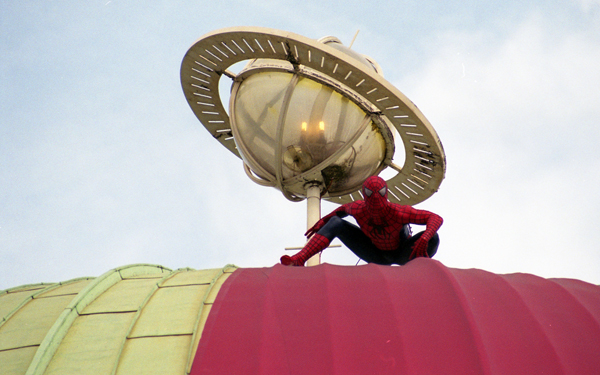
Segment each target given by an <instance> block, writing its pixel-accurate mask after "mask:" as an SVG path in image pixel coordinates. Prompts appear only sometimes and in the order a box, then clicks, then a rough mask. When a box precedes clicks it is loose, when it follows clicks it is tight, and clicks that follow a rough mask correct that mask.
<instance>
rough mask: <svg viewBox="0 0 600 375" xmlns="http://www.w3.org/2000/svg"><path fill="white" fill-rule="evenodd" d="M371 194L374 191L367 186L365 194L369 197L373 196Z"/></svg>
mask: <svg viewBox="0 0 600 375" xmlns="http://www.w3.org/2000/svg"><path fill="white" fill-rule="evenodd" d="M371 194H373V192H372V191H371V190H369V189H367V188H365V195H366V196H367V197H370V196H371Z"/></svg>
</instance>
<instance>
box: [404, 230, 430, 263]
mask: <svg viewBox="0 0 600 375" xmlns="http://www.w3.org/2000/svg"><path fill="white" fill-rule="evenodd" d="M428 242H429V241H428V240H426V239H424V238H423V237H422V236H421V237H420V238H419V239H418V240H416V241H415V244H414V245H413V251H412V253H411V254H410V257H409V258H408V259H409V260H413V259H415V258H418V257H425V258H429V254H427V243H428Z"/></svg>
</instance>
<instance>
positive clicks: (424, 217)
mask: <svg viewBox="0 0 600 375" xmlns="http://www.w3.org/2000/svg"><path fill="white" fill-rule="evenodd" d="M409 215H410V218H409V221H410V223H412V224H421V225H423V224H424V225H426V229H425V231H424V232H423V234H422V235H421V237H420V238H419V239H418V240H416V241H415V244H414V245H413V251H412V253H411V254H410V258H409V259H414V258H417V257H429V256H428V254H427V244H428V242H429V240H430V239H431V238H432V237H433V236H434V235H435V233H436V232H437V231H438V229H439V228H440V227H441V226H442V223H443V222H444V219H442V217H441V216H440V215H437V214H434V213H433V212H429V211H425V210H417V209H415V208H412V207H410V211H409Z"/></svg>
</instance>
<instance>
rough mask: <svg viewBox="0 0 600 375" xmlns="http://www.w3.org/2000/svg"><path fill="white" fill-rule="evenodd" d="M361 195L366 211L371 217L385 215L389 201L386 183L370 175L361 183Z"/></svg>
mask: <svg viewBox="0 0 600 375" xmlns="http://www.w3.org/2000/svg"><path fill="white" fill-rule="evenodd" d="M363 196H364V199H365V205H366V207H367V211H368V212H369V215H370V216H371V217H372V218H377V217H382V216H384V215H385V213H386V211H387V208H388V205H389V202H388V199H387V197H388V191H387V184H386V183H385V181H384V180H383V179H382V178H381V177H378V176H371V177H369V178H367V180H366V181H365V182H364V184H363Z"/></svg>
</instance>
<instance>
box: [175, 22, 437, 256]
mask: <svg viewBox="0 0 600 375" xmlns="http://www.w3.org/2000/svg"><path fill="white" fill-rule="evenodd" d="M244 60H246V61H248V62H247V64H246V67H245V68H244V69H242V71H240V72H239V73H238V74H234V73H232V72H230V71H228V70H227V68H228V67H230V66H231V65H233V64H235V63H237V62H240V61H244ZM223 75H225V76H228V77H230V78H232V80H233V84H232V88H231V98H230V102H229V111H225V109H224V107H223V104H222V103H221V101H220V98H219V93H218V90H219V85H218V82H219V79H220V78H221V77H222V76H223ZM181 83H182V87H183V90H184V93H185V96H186V98H187V100H188V103H189V104H190V107H191V108H192V110H193V111H194V113H195V114H196V116H197V117H198V119H199V120H200V121H201V122H202V124H203V125H204V126H205V127H206V128H207V130H208V131H209V132H210V133H211V134H212V135H213V136H214V137H215V138H216V139H217V140H218V141H219V142H221V143H222V144H223V145H224V146H225V147H227V148H228V149H229V150H230V151H231V152H233V153H234V154H235V155H236V156H238V157H240V158H242V160H243V163H244V164H243V165H244V170H245V171H246V173H247V175H248V176H249V177H250V179H251V180H252V181H254V182H256V183H258V184H260V185H263V186H270V187H274V188H276V189H278V190H280V191H281V192H282V193H283V195H284V196H285V197H286V198H287V199H289V200H291V201H302V200H304V199H307V201H308V202H307V203H308V204H307V211H308V212H307V225H308V227H311V226H312V225H313V224H314V223H315V222H316V221H318V220H319V218H320V199H321V198H323V199H327V200H330V201H332V202H335V203H347V202H350V201H353V200H357V199H362V196H361V195H360V187H361V185H362V183H363V182H364V180H365V179H366V178H368V177H369V176H372V175H377V174H379V173H380V172H381V171H382V170H383V169H385V168H387V167H390V168H392V169H394V170H395V171H396V172H398V173H397V174H396V175H395V176H394V177H392V178H391V179H389V180H388V186H389V193H390V200H391V201H396V202H398V203H401V204H416V203H419V202H421V201H423V200H425V199H427V198H428V197H429V196H431V195H432V194H433V193H434V192H435V191H437V188H438V187H439V185H440V183H441V181H442V179H443V177H444V173H445V156H444V152H443V148H442V145H441V142H440V141H439V138H438V137H437V134H436V133H435V131H434V129H433V127H431V125H430V124H429V122H428V121H427V120H426V119H425V117H424V116H423V115H422V114H421V112H420V111H419V110H418V109H417V108H416V107H415V106H414V104H412V102H410V101H409V100H408V99H407V98H406V97H404V95H402V93H400V92H399V91H398V90H397V89H396V88H395V87H393V86H392V85H391V84H389V83H388V82H387V81H385V79H383V76H382V75H381V69H380V68H379V66H378V65H377V63H375V62H374V61H373V60H372V59H370V58H368V57H366V56H363V55H360V54H358V53H357V52H355V51H353V50H351V49H349V48H347V47H345V46H343V45H342V43H341V42H340V41H339V40H338V39H337V38H334V37H326V38H322V39H320V40H318V41H316V40H312V39H309V38H305V37H302V36H300V35H296V34H293V33H288V32H284V31H279V30H273V29H266V28H255V27H236V28H229V29H222V30H217V31H215V32H212V33H209V34H207V35H205V36H204V37H202V38H201V39H200V40H198V41H197V42H196V43H195V44H194V45H193V46H192V47H191V48H190V49H189V50H188V52H187V53H186V55H185V57H184V60H183V63H182V67H181ZM395 138H396V140H401V141H402V143H401V145H402V147H403V148H404V151H405V158H404V159H405V162H404V165H403V166H398V165H395V164H394V162H393V156H394V153H395V151H396V143H397V142H395ZM314 263H315V261H311V262H309V264H314ZM316 263H317V264H318V263H319V261H318V260H317V261H316Z"/></svg>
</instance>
